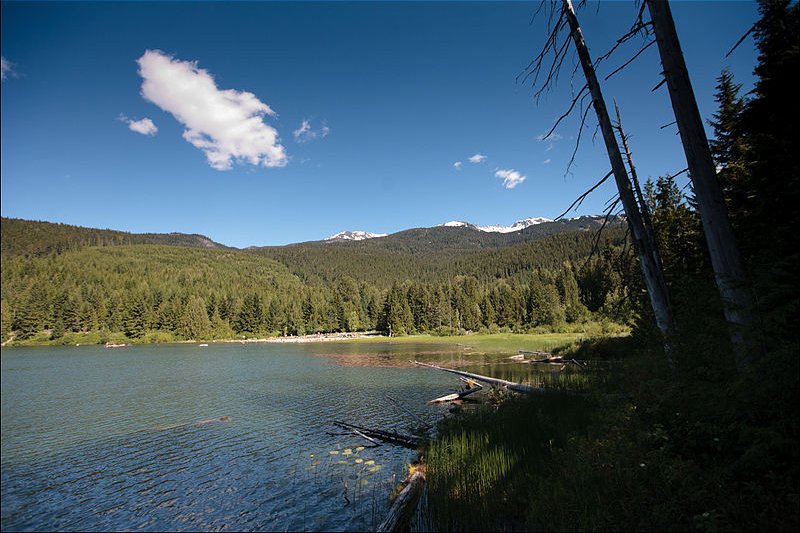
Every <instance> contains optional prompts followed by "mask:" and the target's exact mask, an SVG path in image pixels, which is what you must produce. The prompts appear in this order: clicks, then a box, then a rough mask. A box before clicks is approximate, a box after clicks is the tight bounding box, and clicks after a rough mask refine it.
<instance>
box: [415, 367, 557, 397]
mask: <svg viewBox="0 0 800 533" xmlns="http://www.w3.org/2000/svg"><path fill="white" fill-rule="evenodd" d="M414 364H415V365H420V366H427V367H428V368H435V369H436V370H443V371H445V372H450V373H452V374H456V375H458V376H464V377H466V378H471V379H474V380H477V381H482V382H484V383H488V384H490V385H495V386H498V387H505V388H507V389H508V390H513V391H514V392H524V393H531V392H544V388H542V387H532V386H530V385H525V384H524V383H514V382H513V381H507V380H505V379H499V378H492V377H489V376H482V375H480V374H473V373H472V372H464V371H462V370H453V369H452V368H444V367H441V366H436V365H431V364H428V363H420V362H419V361H414Z"/></svg>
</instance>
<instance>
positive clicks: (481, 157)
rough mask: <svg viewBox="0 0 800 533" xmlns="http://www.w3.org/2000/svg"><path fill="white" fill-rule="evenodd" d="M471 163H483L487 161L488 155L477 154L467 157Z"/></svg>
mask: <svg viewBox="0 0 800 533" xmlns="http://www.w3.org/2000/svg"><path fill="white" fill-rule="evenodd" d="M467 161H469V162H470V163H483V162H484V161H486V156H485V155H483V154H475V155H473V156H470V157H468V158H467Z"/></svg>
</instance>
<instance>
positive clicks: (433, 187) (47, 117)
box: [0, 1, 757, 247]
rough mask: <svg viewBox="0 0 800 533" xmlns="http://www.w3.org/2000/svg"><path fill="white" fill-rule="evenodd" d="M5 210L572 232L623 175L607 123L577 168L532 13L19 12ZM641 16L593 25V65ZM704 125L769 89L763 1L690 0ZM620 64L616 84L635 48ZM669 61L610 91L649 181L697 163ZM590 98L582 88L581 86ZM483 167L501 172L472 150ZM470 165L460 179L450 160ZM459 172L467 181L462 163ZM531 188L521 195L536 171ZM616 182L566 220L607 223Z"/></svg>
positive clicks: (342, 6)
mask: <svg viewBox="0 0 800 533" xmlns="http://www.w3.org/2000/svg"><path fill="white" fill-rule="evenodd" d="M1 9H2V34H1V39H2V58H3V65H4V66H3V81H2V163H1V167H0V168H1V170H2V176H1V177H2V197H1V198H2V215H3V216H7V217H17V218H26V219H36V220H48V221H53V222H64V223H68V224H76V225H81V226H88V227H100V228H113V229H120V230H124V231H132V232H170V231H180V232H186V233H202V234H205V235H207V236H209V237H210V238H212V239H214V240H216V241H219V242H222V243H224V244H228V245H231V246H237V247H245V246H251V245H256V246H258V245H276V244H286V243H290V242H300V241H306V240H318V239H321V238H324V237H327V236H329V235H331V234H333V233H336V232H339V231H342V230H366V231H371V232H376V233H392V232H395V231H399V230H402V229H407V228H412V227H425V226H434V225H436V224H440V223H444V222H447V221H450V220H466V221H469V222H473V223H476V224H483V225H486V224H496V223H500V224H504V225H510V224H511V223H512V222H514V221H515V220H518V219H522V218H526V217H548V218H554V217H555V216H557V215H559V214H560V213H561V212H563V211H564V209H566V208H567V206H568V205H569V204H570V203H571V202H572V200H573V199H575V198H576V197H577V196H578V195H579V194H580V193H582V192H583V191H584V190H586V189H587V188H589V187H590V186H591V185H592V184H594V183H595V182H596V181H597V180H598V179H599V178H600V177H602V176H603V175H604V174H605V173H606V172H607V171H608V169H609V165H608V162H607V159H606V155H605V149H604V147H603V145H602V142H601V139H600V138H599V136H598V137H597V139H596V140H595V142H594V143H593V142H592V133H593V132H594V124H595V121H594V120H593V117H591V115H590V118H591V119H592V120H590V124H591V127H590V128H589V129H588V132H587V133H585V135H584V138H583V140H582V143H581V147H580V149H579V152H578V156H577V160H576V164H575V165H574V166H573V167H572V168H571V170H570V173H566V174H565V172H566V167H567V162H568V160H569V156H570V153H571V152H572V148H573V145H574V137H575V134H576V132H577V122H576V120H574V119H571V120H568V121H566V122H565V123H564V124H563V125H562V126H560V127H559V128H558V130H557V134H558V135H557V137H556V138H555V140H553V139H551V140H546V141H543V140H540V139H539V138H537V137H540V136H541V135H542V134H543V133H545V132H546V131H547V130H548V129H549V128H550V126H551V125H552V124H553V123H554V121H555V119H556V118H557V117H558V116H559V115H560V114H561V113H562V112H563V111H564V110H565V109H566V106H567V105H568V103H569V101H570V90H571V89H570V85H571V84H570V78H569V74H570V72H571V69H567V70H565V72H564V73H563V75H562V77H561V79H560V81H559V83H558V85H557V86H556V87H555V88H554V89H553V91H551V92H550V93H548V94H547V95H546V96H545V97H544V98H543V99H541V100H540V101H539V102H538V103H537V102H536V101H535V100H534V98H533V90H532V88H531V87H530V85H529V84H524V83H521V82H519V81H517V79H516V78H517V75H518V74H519V73H520V72H522V70H523V69H524V68H525V66H526V65H527V64H528V62H529V61H530V59H531V58H532V57H533V56H534V55H535V53H537V52H538V50H539V49H540V47H541V45H542V43H543V40H544V37H545V29H544V20H543V19H536V20H534V21H533V23H531V18H532V16H533V13H534V11H535V10H536V4H535V3H530V2H513V3H506V2H502V3H500V2H498V3H485V2H442V3H431V2H388V3H377V2H358V3H345V2H330V3H310V2H294V3H272V2H234V3H222V2H206V3H189V2H179V3H160V2H125V3H77V2H63V3H42V2H6V1H4V2H2V8H1ZM636 11H637V9H636V6H635V5H634V3H633V2H611V1H606V2H601V3H600V5H599V9H598V6H597V4H592V3H590V5H589V6H588V7H587V8H585V9H583V10H581V11H579V18H580V21H581V24H582V26H583V31H584V36H585V38H586V41H587V43H588V45H589V47H590V49H591V51H592V54H593V56H594V57H596V56H598V55H600V54H601V53H604V52H605V51H607V50H608V49H609V48H610V47H611V46H612V44H613V42H614V40H615V39H616V38H617V37H618V36H620V35H622V34H623V33H625V31H626V30H627V29H628V28H629V27H630V25H631V23H632V21H633V18H634V17H635V14H636ZM673 12H674V15H675V18H676V25H677V28H678V32H679V36H680V38H681V40H682V45H683V49H684V54H685V56H686V61H687V64H688V67H689V70H690V75H691V78H692V83H693V85H694V89H695V92H696V94H697V97H698V103H699V106H700V109H701V112H702V113H703V115H704V117H706V118H708V117H710V116H711V114H712V113H713V112H714V111H715V105H714V102H713V89H714V86H715V84H716V77H717V76H719V73H720V71H721V69H722V68H723V67H726V66H728V67H730V68H731V70H732V71H733V73H734V75H735V77H736V79H737V81H738V82H740V83H743V84H744V87H745V89H748V88H749V87H751V86H752V70H753V67H754V66H755V61H756V52H755V50H754V47H753V43H752V40H751V39H747V40H746V41H745V42H744V43H743V44H742V45H741V46H740V47H739V48H738V49H737V50H736V51H735V52H734V53H733V54H732V55H731V56H730V57H728V58H725V53H726V52H727V51H728V50H729V49H730V48H731V47H732V46H733V44H734V43H735V42H736V41H737V40H738V39H739V37H740V36H741V35H743V34H744V32H745V31H747V29H748V28H749V27H750V26H751V25H752V23H753V22H754V21H755V20H756V19H757V6H756V5H755V4H754V3H752V2H673ZM638 44H639V42H638V41H637V42H635V43H633V46H631V47H628V48H623V49H621V50H620V53H619V54H618V55H616V56H615V57H613V58H612V59H610V60H609V61H608V62H606V63H605V64H604V65H602V66H601V67H602V68H601V69H600V72H601V74H603V75H605V74H608V73H609V72H611V71H612V70H613V69H614V68H616V67H617V66H619V65H620V64H621V63H623V62H624V61H625V60H627V59H628V58H629V57H630V56H631V55H632V54H633V53H634V52H635V51H636V49H637V48H635V47H634V46H635V45H638ZM659 71H660V64H659V61H658V53H657V50H656V47H655V46H653V47H650V49H648V50H647V51H646V52H645V53H644V54H642V55H641V56H640V57H639V58H638V59H637V61H636V62H635V63H633V64H632V65H631V66H630V67H629V68H628V69H627V70H626V71H625V72H623V73H621V74H618V75H616V76H615V77H613V78H611V80H609V81H608V82H605V83H604V85H603V91H604V93H605V96H606V99H607V101H608V102H609V104H611V99H612V97H614V98H616V99H617V101H618V102H619V105H620V108H621V112H622V118H623V125H624V127H625V129H626V132H627V133H628V134H629V136H630V137H631V140H632V146H633V152H634V158H635V162H636V165H637V170H638V171H639V175H640V176H641V177H647V176H658V175H663V174H667V173H674V172H677V171H679V170H681V169H683V168H684V167H685V161H684V157H683V153H682V150H681V147H680V144H679V139H678V137H677V136H676V135H675V132H676V129H675V127H674V126H672V127H668V128H664V129H661V128H660V126H662V125H664V124H667V123H670V122H672V121H673V120H674V118H673V116H672V111H671V108H670V107H669V97H668V95H667V92H666V90H665V88H664V87H662V88H661V89H659V90H657V91H655V92H652V91H651V89H652V88H653V87H654V86H655V85H656V84H657V83H658V81H659ZM574 84H577V87H580V85H581V84H582V81H581V79H580V78H576V81H575V82H574ZM475 155H482V156H485V158H480V157H474V158H473V160H475V161H477V160H480V161H479V162H470V160H469V158H470V157H472V156H475ZM456 162H461V164H460V165H454V164H455V163H456ZM457 167H460V168H457ZM522 176H524V177H525V178H524V180H523V181H520V178H521V177H522ZM613 194H614V186H613V184H611V183H609V184H608V186H604V187H603V188H601V189H599V190H598V191H597V192H596V193H595V194H593V195H592V196H591V197H590V198H589V199H587V200H586V201H585V202H584V203H583V205H582V206H581V207H580V209H578V210H577V211H573V212H572V213H570V216H577V215H582V214H598V213H600V212H602V210H603V207H604V204H605V203H606V201H607V200H608V199H609V198H611V196H612V195H613Z"/></svg>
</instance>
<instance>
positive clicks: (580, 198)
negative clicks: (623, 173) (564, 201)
mask: <svg viewBox="0 0 800 533" xmlns="http://www.w3.org/2000/svg"><path fill="white" fill-rule="evenodd" d="M613 175H614V171H613V170H612V171H609V172H608V174H606V175H605V176H603V179H601V180H600V181H598V182H597V183H595V184H594V185H593V186H592V187H591V188H590V189H589V190H588V191H586V192H585V193H583V194H581V195H580V196H578V198H577V199H576V200H575V201H574V202H572V203H571V204H570V206H569V207H568V208H567V209H566V210H565V211H564V212H563V213H561V214H560V215H558V216H557V217H556V218H555V220H560V219H561V217H563V216H564V215H566V214H567V213H569V212H570V210H572V208H573V207H579V206H580V205H581V204H582V203H583V201H584V200H585V199H586V197H587V196H589V194H590V193H591V192H592V191H594V190H595V189H597V188H598V187H599V186H600V185H602V184H603V183H604V182H605V181H606V180H607V179H608V178H610V177H611V176H613ZM555 220H554V222H555Z"/></svg>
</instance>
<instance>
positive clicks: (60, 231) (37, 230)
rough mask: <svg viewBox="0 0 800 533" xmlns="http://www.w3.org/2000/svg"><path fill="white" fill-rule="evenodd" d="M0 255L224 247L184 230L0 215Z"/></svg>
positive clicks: (38, 255) (36, 255)
mask: <svg viewBox="0 0 800 533" xmlns="http://www.w3.org/2000/svg"><path fill="white" fill-rule="evenodd" d="M0 243H2V245H1V246H0V253H1V254H2V256H3V257H13V256H17V255H25V256H30V257H40V256H44V255H48V254H51V253H62V252H66V251H69V250H78V249H80V248H84V247H87V246H121V245H125V244H163V245H167V246H187V247H191V248H211V249H216V248H226V246H224V245H222V244H219V243H217V242H214V241H212V240H211V239H209V238H208V237H206V236H204V235H197V234H191V235H189V234H186V233H128V232H125V231H117V230H111V229H95V228H83V227H80V226H72V225H70V224H60V223H55V222H42V221H37V220H22V219H18V218H6V217H3V218H2V221H1V223H0Z"/></svg>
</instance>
